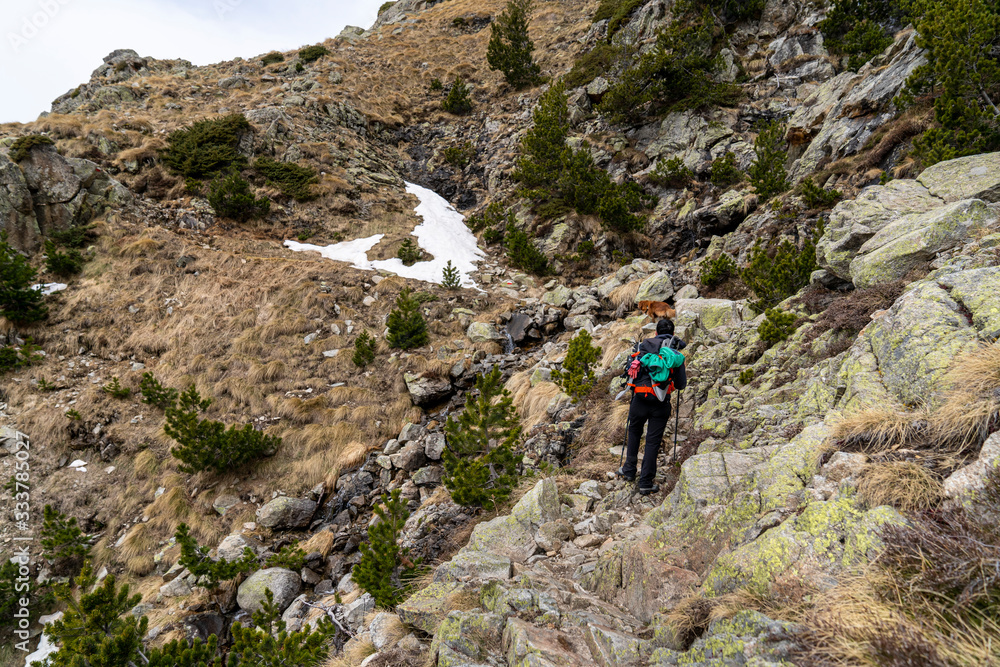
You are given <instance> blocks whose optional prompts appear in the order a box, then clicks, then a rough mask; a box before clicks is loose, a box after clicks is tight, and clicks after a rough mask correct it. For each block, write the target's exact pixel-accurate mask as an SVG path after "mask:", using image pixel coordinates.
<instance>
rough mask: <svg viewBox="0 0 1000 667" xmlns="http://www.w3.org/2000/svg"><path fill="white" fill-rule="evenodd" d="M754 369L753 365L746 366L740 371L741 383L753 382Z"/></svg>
mask: <svg viewBox="0 0 1000 667" xmlns="http://www.w3.org/2000/svg"><path fill="white" fill-rule="evenodd" d="M753 376H754V370H753V367H752V366H751V367H750V368H744V369H743V370H741V371H740V384H744V385H746V384H750V383H751V382H753Z"/></svg>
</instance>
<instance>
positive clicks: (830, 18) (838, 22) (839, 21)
mask: <svg viewBox="0 0 1000 667" xmlns="http://www.w3.org/2000/svg"><path fill="white" fill-rule="evenodd" d="M901 5H902V3H901V2H899V1H898V0H835V2H834V3H833V5H832V6H831V7H830V10H829V11H828V12H827V14H826V18H824V19H823V20H822V21H820V22H819V23H818V24H817V26H816V27H818V28H819V29H820V31H821V32H822V33H823V43H824V45H825V46H826V47H827V48H828V49H829V50H830V51H831V52H833V53H840V54H844V55H847V56H849V58H848V63H847V67H848V68H849V69H852V70H858V69H860V68H861V66H862V65H864V64H865V63H867V62H868V61H869V60H871V59H872V58H873V57H875V56H877V55H878V54H879V53H881V52H882V51H884V50H885V49H886V48H887V47H888V46H889V45H890V44H892V34H893V32H895V30H896V29H897V28H901V27H902V26H903V25H904V23H905V12H904V11H903V8H902V6H901Z"/></svg>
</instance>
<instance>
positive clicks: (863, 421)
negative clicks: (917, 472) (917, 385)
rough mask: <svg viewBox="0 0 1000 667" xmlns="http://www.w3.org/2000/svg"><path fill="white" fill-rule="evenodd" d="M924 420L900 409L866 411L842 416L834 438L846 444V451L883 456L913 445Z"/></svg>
mask: <svg viewBox="0 0 1000 667" xmlns="http://www.w3.org/2000/svg"><path fill="white" fill-rule="evenodd" d="M923 416H924V415H919V414H915V413H908V412H905V411H904V409H903V408H902V406H899V405H895V406H892V405H890V406H875V407H869V408H863V409H859V410H857V411H854V412H851V413H848V414H845V415H841V417H840V418H839V419H838V421H837V422H836V423H835V424H834V426H833V432H832V434H831V438H832V439H833V440H839V441H842V442H843V446H842V448H843V449H849V450H857V451H862V452H864V453H866V454H869V455H871V454H882V453H885V452H888V451H892V450H896V449H899V448H900V447H904V446H907V445H909V444H912V440H913V439H914V437H915V436H916V433H917V431H918V429H919V428H920V426H921V423H922V421H921V420H922V417H923Z"/></svg>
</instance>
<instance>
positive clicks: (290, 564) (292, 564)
mask: <svg viewBox="0 0 1000 667" xmlns="http://www.w3.org/2000/svg"><path fill="white" fill-rule="evenodd" d="M251 554H252V552H251ZM264 565H266V566H267V567H283V568H285V569H286V570H291V571H293V572H298V571H300V570H301V569H302V568H303V567H305V566H306V552H305V551H303V550H302V549H301V548H300V547H299V545H298V544H297V543H296V544H286V545H285V546H283V547H281V551H279V552H278V553H276V554H272V555H270V556H268V557H267V561H266V562H265V563H264Z"/></svg>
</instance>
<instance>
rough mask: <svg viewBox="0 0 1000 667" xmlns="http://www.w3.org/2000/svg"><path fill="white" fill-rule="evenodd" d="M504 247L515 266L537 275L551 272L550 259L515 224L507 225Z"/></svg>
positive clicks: (508, 258) (509, 259)
mask: <svg viewBox="0 0 1000 667" xmlns="http://www.w3.org/2000/svg"><path fill="white" fill-rule="evenodd" d="M504 248H505V250H506V255H507V260H508V261H509V262H510V263H511V265H512V266H514V267H515V268H518V269H522V270H524V271H527V272H529V273H533V274H535V275H536V276H544V275H546V274H547V273H548V272H549V259H548V258H547V257H546V256H545V254H544V253H543V252H542V251H541V250H539V249H538V248H537V247H535V244H534V243H532V241H531V239H530V238H529V237H528V235H527V234H525V233H524V232H523V231H521V230H520V229H518V228H517V227H515V226H514V225H510V226H508V227H507V231H506V233H505V234H504Z"/></svg>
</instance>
